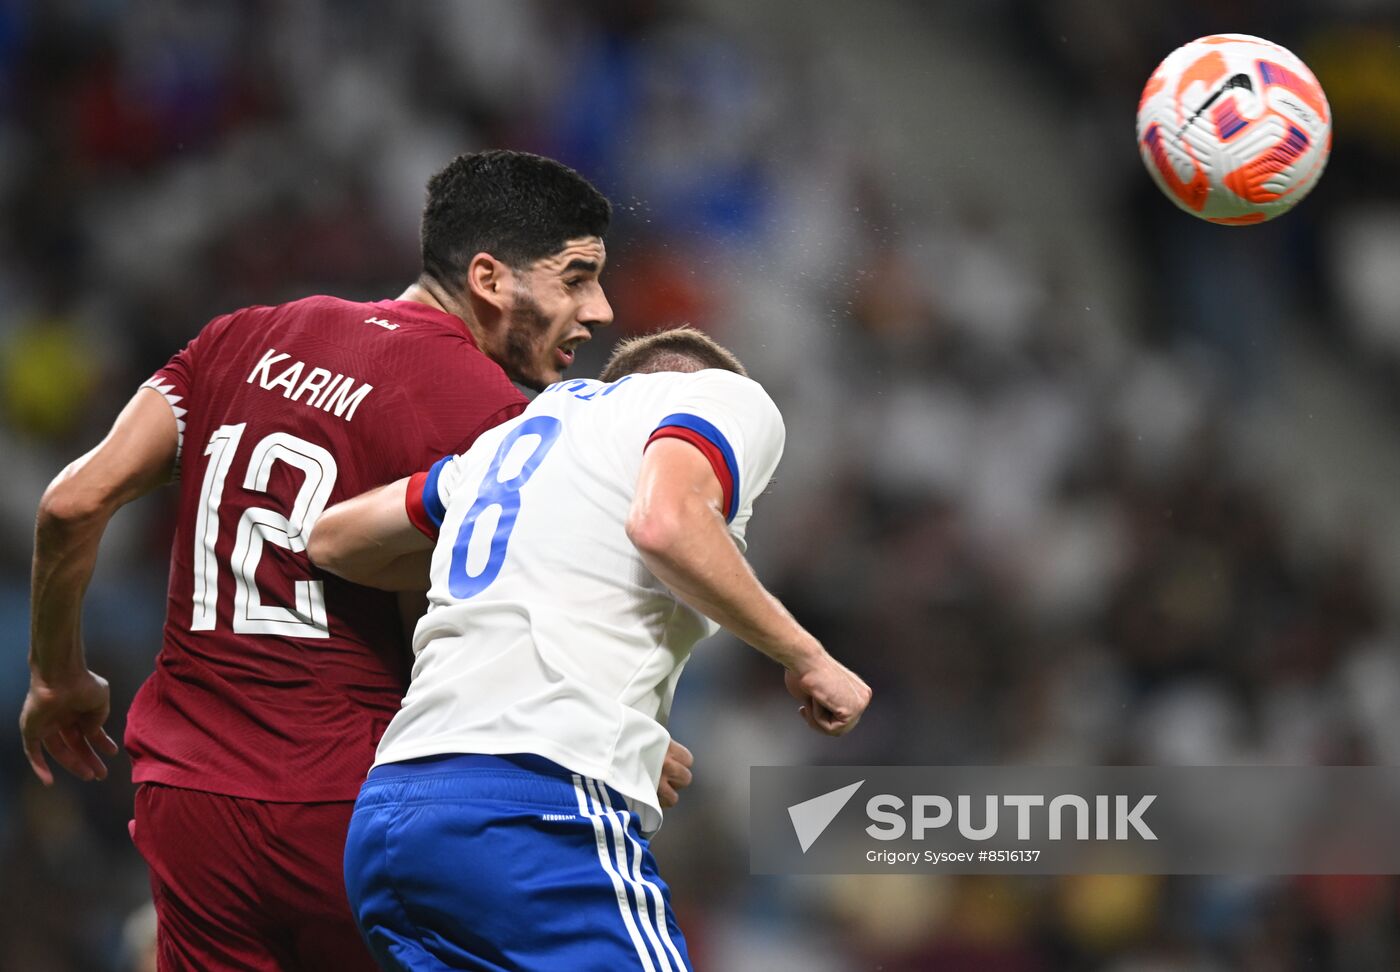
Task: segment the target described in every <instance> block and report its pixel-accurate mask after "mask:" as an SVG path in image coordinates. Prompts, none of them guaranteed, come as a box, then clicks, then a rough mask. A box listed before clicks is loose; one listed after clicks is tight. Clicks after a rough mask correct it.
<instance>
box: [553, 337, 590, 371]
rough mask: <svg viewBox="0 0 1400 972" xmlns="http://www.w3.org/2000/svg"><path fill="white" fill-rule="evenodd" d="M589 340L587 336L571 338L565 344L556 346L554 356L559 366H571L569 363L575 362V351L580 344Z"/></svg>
mask: <svg viewBox="0 0 1400 972" xmlns="http://www.w3.org/2000/svg"><path fill="white" fill-rule="evenodd" d="M587 340H588V338H587V337H576V338H570V339H569V340H567V341H565V342H564V343H563V344H561V345H559V346H558V347H557V348H555V349H554V358H555V360H556V361H558V362H559V367H560V368H567V367H569V365H571V364H573V363H574V352H575V351H577V350H578V346H579V345H580V344H582V343H583V342H584V341H587Z"/></svg>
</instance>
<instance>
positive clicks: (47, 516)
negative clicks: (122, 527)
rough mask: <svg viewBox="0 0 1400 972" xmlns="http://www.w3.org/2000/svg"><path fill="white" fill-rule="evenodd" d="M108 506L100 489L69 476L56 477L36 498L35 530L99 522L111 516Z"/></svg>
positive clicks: (69, 527) (78, 527)
mask: <svg viewBox="0 0 1400 972" xmlns="http://www.w3.org/2000/svg"><path fill="white" fill-rule="evenodd" d="M112 509H113V504H112V502H111V500H110V499H109V498H108V497H107V496H106V495H105V494H104V492H103V491H102V490H99V489H93V488H90V487H84V486H83V485H81V484H79V483H78V482H76V481H75V479H74V478H73V477H65V476H60V477H59V478H58V479H55V480H54V481H53V482H52V483H50V484H49V488H48V489H46V490H44V495H43V497H42V498H41V499H40V500H39V516H38V524H39V529H41V530H59V531H69V530H75V529H81V528H83V527H85V526H90V525H92V524H94V523H100V522H103V521H104V520H106V519H107V518H109V517H110V516H111V515H112Z"/></svg>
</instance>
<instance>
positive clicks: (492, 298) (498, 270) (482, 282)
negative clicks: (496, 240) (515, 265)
mask: <svg viewBox="0 0 1400 972" xmlns="http://www.w3.org/2000/svg"><path fill="white" fill-rule="evenodd" d="M467 291H468V293H470V294H471V296H472V297H473V298H474V299H475V300H481V301H485V302H486V303H488V304H491V305H492V306H494V307H495V308H496V309H497V310H503V309H504V307H505V305H506V301H507V299H508V295H509V294H510V267H508V266H506V265H505V264H504V263H502V262H501V261H500V260H497V259H496V258H495V257H493V256H492V255H491V254H489V253H486V252H484V251H483V252H481V253H478V254H477V255H476V256H474V257H472V262H471V263H470V264H468V265H467Z"/></svg>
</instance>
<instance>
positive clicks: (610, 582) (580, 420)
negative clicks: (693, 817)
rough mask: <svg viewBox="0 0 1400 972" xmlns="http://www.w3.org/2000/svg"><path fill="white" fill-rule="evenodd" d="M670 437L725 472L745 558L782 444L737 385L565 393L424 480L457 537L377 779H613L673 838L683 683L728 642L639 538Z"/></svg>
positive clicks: (417, 502)
mask: <svg viewBox="0 0 1400 972" xmlns="http://www.w3.org/2000/svg"><path fill="white" fill-rule="evenodd" d="M666 436H670V437H677V438H683V439H686V440H687V441H689V442H691V443H692V444H694V445H695V446H696V447H697V448H698V449H700V450H701V452H703V453H704V454H705V455H706V457H707V458H709V460H710V464H711V465H712V466H713V467H714V469H715V474H716V476H718V478H719V480H720V483H721V485H722V486H723V487H724V489H725V494H724V495H725V499H724V502H725V507H726V508H725V511H724V512H725V515H726V518H727V520H728V522H729V529H730V532H731V534H732V535H733V537H734V539H735V541H736V542H738V543H739V544H740V547H741V549H742V547H743V537H744V530H745V527H746V525H747V523H748V520H749V516H750V515H751V513H752V511H753V502H754V500H755V499H756V498H757V497H758V495H759V494H760V493H761V492H763V489H764V487H765V486H766V485H767V484H768V480H769V478H770V477H771V476H772V475H773V471H774V469H775V468H776V467H777V465H778V459H779V457H780V456H781V455H782V449H783V436H784V430H783V421H782V416H781V415H780V414H779V413H778V409H777V406H776V405H774V404H773V401H772V399H770V398H769V397H768V395H767V394H766V393H765V392H764V391H763V389H762V387H760V386H759V385H758V384H757V383H755V382H753V381H750V380H749V379H747V378H743V377H740V376H739V375H736V374H733V373H731V372H728V371H719V370H707V371H700V372H696V373H694V374H680V373H663V374H652V375H630V376H627V377H624V378H621V379H619V380H618V381H616V382H613V383H612V384H610V385H605V384H603V383H601V382H598V381H588V380H582V379H580V380H573V381H565V382H559V383H556V384H554V385H551V386H550V387H549V388H547V389H546V390H545V391H544V392H543V393H541V394H540V396H539V397H538V398H536V399H535V400H534V402H532V403H531V404H530V406H529V408H527V409H526V410H525V412H524V413H523V414H521V415H520V416H519V417H518V418H515V419H513V420H511V421H509V422H507V423H505V424H504V425H502V426H500V427H498V428H496V429H493V430H491V431H490V432H487V433H486V434H484V435H482V436H481V437H480V438H479V439H477V441H476V443H475V445H473V446H472V448H471V450H470V451H469V452H467V453H466V454H464V455H462V456H455V457H448V458H446V459H443V460H442V461H440V462H439V463H438V464H437V465H435V466H434V467H433V469H432V470H431V471H430V472H429V473H427V474H422V475H419V476H416V477H414V479H413V480H412V481H411V484H410V487H409V500H408V501H409V507H410V513H411V515H413V518H414V521H415V522H417V523H420V524H421V523H424V522H425V520H426V521H429V522H431V523H432V524H437V525H439V526H440V528H441V532H440V536H439V539H438V543H437V548H436V550H435V551H434V553H433V561H432V590H431V591H430V592H429V595H428V597H429V608H428V613H427V614H426V615H425V616H424V617H423V619H422V620H421V621H420V622H419V624H418V629H417V631H416V632H415V634H414V638H413V650H414V653H415V655H416V660H415V662H414V666H413V680H412V683H411V684H410V686H409V689H408V695H407V696H406V697H405V698H404V703H403V708H402V709H401V710H400V711H399V713H398V715H396V716H395V717H394V720H393V722H392V723H391V724H390V725H389V728H388V730H387V731H386V732H385V733H384V738H383V739H382V740H381V742H380V744H379V752H378V755H377V758H376V761H375V765H376V766H377V765H380V764H383V763H394V762H401V761H403V760H408V759H415V758H418V757H422V756H432V755H439V754H445V753H493V754H503V753H533V754H536V755H539V756H543V757H545V758H546V759H550V760H553V761H554V762H556V763H558V764H560V765H561V766H564V767H565V768H567V769H569V770H571V771H573V772H575V773H578V774H580V775H583V776H591V777H594V778H596V779H601V780H603V781H605V782H606V783H608V784H609V785H610V786H612V787H613V788H614V789H616V790H617V791H618V792H620V793H622V794H623V796H625V797H627V799H628V801H629V802H630V803H631V805H632V808H633V809H634V810H635V811H636V812H637V814H638V816H639V818H640V823H641V825H642V829H643V831H644V832H647V833H650V832H652V831H654V830H656V829H657V828H658V827H660V825H661V807H660V805H659V804H658V802H657V799H656V787H657V785H658V783H659V782H660V775H661V765H662V761H663V759H664V757H665V754H666V749H667V746H668V745H669V743H670V736H669V734H668V733H667V731H666V721H667V718H668V716H669V714H670V709H671V699H672V696H673V694H674V692H675V688H676V680H677V679H678V678H679V676H680V672H681V668H682V666H683V665H684V664H685V662H686V659H687V658H688V657H689V654H690V650H691V648H692V647H693V646H694V645H695V643H696V642H697V641H699V640H700V639H701V638H703V637H706V636H708V635H710V634H713V633H714V631H715V630H716V626H715V625H714V624H713V623H712V622H711V621H709V620H708V619H706V618H705V617H703V616H702V615H700V614H699V613H697V612H696V611H694V610H692V609H691V608H689V607H687V606H686V605H685V604H683V603H681V602H680V601H679V600H678V599H677V598H676V596H675V595H674V594H672V593H671V591H670V590H669V589H668V588H667V587H666V586H665V585H663V584H662V583H661V582H660V581H659V580H657V578H656V577H655V576H654V575H653V574H652V573H651V572H650V571H649V570H647V568H646V565H645V564H644V563H643V562H642V558H641V555H640V554H639V553H638V552H637V550H636V548H635V547H633V545H632V543H631V542H630V541H629V540H628V539H627V534H626V530H625V523H626V520H627V513H628V510H629V508H630V507H631V503H632V497H633V494H634V493H635V491H636V483H637V477H638V475H639V473H640V470H641V463H642V453H643V451H644V450H645V448H646V446H647V444H648V442H650V441H651V440H652V439H654V438H657V437H666ZM430 528H431V527H429V529H430Z"/></svg>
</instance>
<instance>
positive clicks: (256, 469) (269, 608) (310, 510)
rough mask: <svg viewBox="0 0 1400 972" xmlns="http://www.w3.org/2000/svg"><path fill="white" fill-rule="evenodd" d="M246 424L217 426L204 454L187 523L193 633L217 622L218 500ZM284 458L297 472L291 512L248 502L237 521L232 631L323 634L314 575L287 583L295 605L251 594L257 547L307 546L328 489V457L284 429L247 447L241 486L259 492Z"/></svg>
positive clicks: (320, 591) (332, 470)
mask: <svg viewBox="0 0 1400 972" xmlns="http://www.w3.org/2000/svg"><path fill="white" fill-rule="evenodd" d="M246 427H247V423H243V422H241V423H239V424H238V425H223V426H220V427H219V428H218V429H216V430H215V431H214V434H213V435H211V436H210V437H209V445H208V446H206V447H205V449H204V454H205V455H206V456H208V457H209V464H208V465H207V466H206V467H205V470H204V483H203V485H202V486H201V487H200V490H199V510H198V512H197V513H196V516H195V527H194V606H193V612H192V614H191V617H190V629H191V630H192V631H212V630H214V628H215V625H216V622H217V620H218V606H219V559H218V556H217V554H216V552H215V545H216V544H217V543H218V540H219V505H220V504H221V503H222V502H223V497H224V480H225V479H227V478H228V471H229V467H230V466H232V465H233V457H234V454H235V453H236V452H237V451H238V445H239V443H240V442H241V441H242V440H243V432H244V429H245V428H246ZM279 462H283V463H286V464H287V465H289V466H294V467H295V468H297V469H298V470H300V471H301V473H302V481H301V486H300V488H298V489H297V494H296V498H295V499H294V500H293V501H292V510H291V513H290V515H287V516H284V515H282V514H281V513H278V512H276V511H275V510H268V509H262V508H260V507H255V506H254V507H249V508H248V509H246V510H244V511H243V515H242V516H241V517H240V518H239V520H238V532H237V535H236V536H235V538H234V544H233V557H232V558H231V560H230V563H229V566H230V567H232V569H233V583H234V595H233V630H234V631H236V632H238V633H239V634H273V635H284V636H286V637H289V638H328V637H330V627H329V625H328V624H327V621H326V596H325V590H324V585H323V584H322V582H321V581H318V580H298V581H295V582H294V583H293V585H292V589H293V591H294V595H295V599H296V604H295V607H292V608H288V607H282V606H281V605H276V604H264V603H263V600H262V596H261V594H260V593H259V592H258V585H257V572H258V563H259V562H260V561H261V560H262V550H263V544H264V543H265V542H267V541H271V542H272V543H275V544H276V545H277V546H279V547H281V548H283V549H284V550H290V551H291V552H293V553H302V552H303V551H305V550H306V533H307V531H308V530H309V529H310V528H311V526H312V525H314V524H315V522H316V520H317V518H318V517H320V515H321V512H322V511H323V510H325V508H326V501H327V500H329V499H330V496H331V490H333V489H335V477H336V474H337V472H338V469H337V467H336V464H335V457H334V456H332V455H331V454H330V453H329V452H327V451H326V450H325V449H323V448H321V447H320V446H318V445H316V444H315V443H312V442H307V441H306V440H305V439H301V438H298V437H297V436H295V435H290V434H288V433H286V432H274V433H272V434H271V435H269V436H267V437H266V438H264V439H262V440H261V441H259V442H258V444H257V445H256V446H254V447H253V455H252V457H251V458H250V459H249V460H248V473H247V475H245V476H244V477H243V488H244V489H245V490H248V491H250V492H255V493H266V492H267V485H268V481H269V480H270V478H271V477H272V467H273V466H275V465H276V464H277V463H279Z"/></svg>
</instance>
